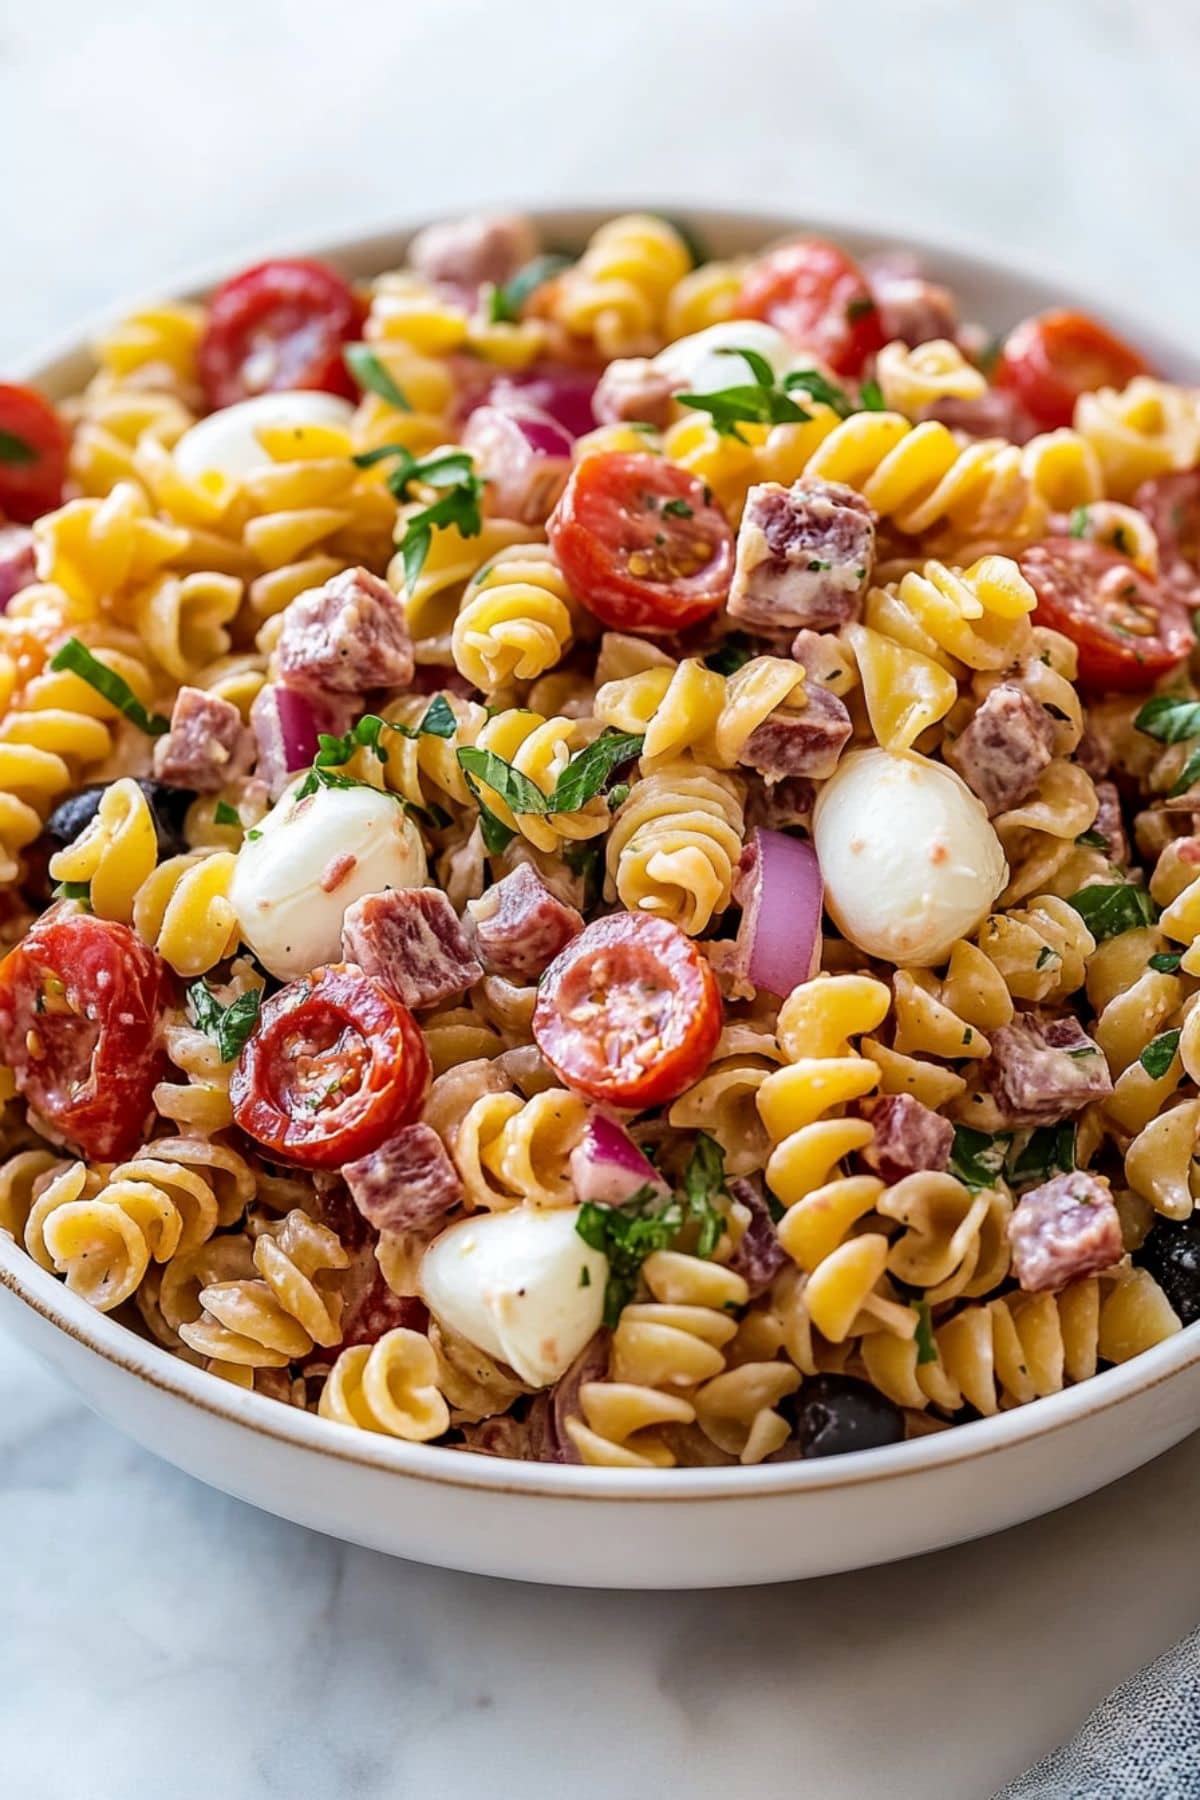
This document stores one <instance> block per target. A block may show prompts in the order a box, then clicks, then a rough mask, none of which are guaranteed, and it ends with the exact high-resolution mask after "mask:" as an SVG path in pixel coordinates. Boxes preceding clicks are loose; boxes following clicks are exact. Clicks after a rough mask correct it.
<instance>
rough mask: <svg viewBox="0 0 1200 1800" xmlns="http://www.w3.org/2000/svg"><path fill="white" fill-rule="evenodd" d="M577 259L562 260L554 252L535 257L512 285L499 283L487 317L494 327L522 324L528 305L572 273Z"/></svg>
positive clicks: (490, 301) (496, 285)
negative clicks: (558, 277)
mask: <svg viewBox="0 0 1200 1800" xmlns="http://www.w3.org/2000/svg"><path fill="white" fill-rule="evenodd" d="M573 261H574V258H573V257H570V256H561V255H559V254H558V253H557V252H554V251H550V252H547V254H546V255H544V256H535V257H533V258H532V260H531V261H529V262H527V263H525V264H524V266H523V267H522V268H520V269H518V270H517V272H516V274H515V275H514V276H513V277H512V278H511V280H509V281H505V282H498V283H496V284H495V285H494V286H493V287H492V288H491V290H490V291H489V293H488V296H487V316H488V321H489V323H490V324H492V325H516V324H519V323H520V319H521V309H522V307H523V306H524V305H525V303H526V301H527V300H529V299H530V298H531V296H532V295H533V294H535V293H536V292H537V290H538V288H540V287H543V286H544V285H545V283H546V282H547V281H550V280H552V279H553V277H554V276H555V275H561V274H562V271H563V270H564V269H569V268H570V267H571V264H572V262H573Z"/></svg>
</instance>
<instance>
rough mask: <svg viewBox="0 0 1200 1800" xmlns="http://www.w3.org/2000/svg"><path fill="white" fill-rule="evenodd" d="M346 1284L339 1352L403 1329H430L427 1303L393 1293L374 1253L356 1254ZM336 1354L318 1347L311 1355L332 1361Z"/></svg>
mask: <svg viewBox="0 0 1200 1800" xmlns="http://www.w3.org/2000/svg"><path fill="white" fill-rule="evenodd" d="M343 1282H344V1284H345V1289H346V1293H347V1300H346V1305H345V1308H344V1310H343V1312H342V1340H341V1343H340V1344H339V1345H338V1350H349V1349H350V1348H351V1346H352V1345H354V1344H377V1343H378V1342H379V1340H380V1338H381V1337H383V1336H385V1334H386V1333H387V1332H389V1331H396V1330H398V1329H399V1328H400V1327H401V1326H403V1327H404V1328H405V1329H407V1330H409V1331H425V1330H426V1329H427V1328H428V1325H429V1308H428V1307H427V1306H426V1305H425V1302H424V1301H423V1300H418V1299H417V1298H416V1297H415V1295H412V1294H393V1292H392V1290H391V1288H390V1287H389V1286H388V1284H387V1282H386V1281H385V1280H384V1276H383V1270H382V1269H381V1268H380V1267H379V1264H378V1263H377V1262H376V1261H375V1255H374V1252H373V1251H371V1250H361V1251H358V1252H357V1253H356V1254H355V1256H354V1258H353V1259H352V1263H351V1268H350V1270H349V1271H348V1273H347V1274H346V1275H345V1276H344V1277H343ZM336 1354H337V1352H336V1351H329V1350H325V1349H322V1347H321V1345H320V1344H318V1345H317V1347H316V1349H315V1350H314V1351H313V1353H312V1356H313V1358H314V1359H318V1358H319V1359H322V1360H324V1361H329V1360H331V1358H332V1357H333V1356H335V1355H336Z"/></svg>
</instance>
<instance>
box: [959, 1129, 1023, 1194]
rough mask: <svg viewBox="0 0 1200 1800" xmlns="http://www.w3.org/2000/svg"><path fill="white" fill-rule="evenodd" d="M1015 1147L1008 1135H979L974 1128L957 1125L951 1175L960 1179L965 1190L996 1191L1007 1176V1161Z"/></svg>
mask: <svg viewBox="0 0 1200 1800" xmlns="http://www.w3.org/2000/svg"><path fill="white" fill-rule="evenodd" d="M1011 1144H1012V1137H1011V1135H1010V1134H1009V1133H1008V1132H1000V1133H999V1134H998V1135H997V1136H996V1137H989V1136H988V1134H987V1132H986V1131H975V1130H973V1129H972V1127H971V1126H970V1125H956V1126H955V1127H954V1143H953V1146H952V1147H951V1151H950V1173H951V1174H952V1175H955V1176H957V1177H958V1179H959V1181H961V1182H962V1183H963V1185H964V1187H969V1188H988V1187H995V1185H996V1182H997V1180H998V1179H999V1177H1000V1176H1002V1175H1003V1173H1004V1159H1005V1157H1006V1156H1007V1155H1008V1152H1009V1148H1010V1147H1011Z"/></svg>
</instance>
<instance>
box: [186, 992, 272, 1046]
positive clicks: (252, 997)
mask: <svg viewBox="0 0 1200 1800" xmlns="http://www.w3.org/2000/svg"><path fill="white" fill-rule="evenodd" d="M188 999H189V1000H190V1001H191V1004H192V1016H193V1018H194V1019H195V1021H196V1024H197V1025H198V1026H199V1028H200V1030H201V1031H202V1032H203V1033H204V1035H205V1036H206V1037H210V1038H212V1040H213V1042H214V1043H215V1044H216V1046H217V1049H218V1051H219V1052H220V1056H221V1061H222V1062H232V1061H233V1060H234V1058H235V1057H236V1056H239V1055H240V1054H241V1050H242V1046H243V1045H244V1044H245V1042H246V1039H247V1038H248V1037H249V1036H250V1034H251V1032H252V1031H253V1030H254V1027H255V1026H256V1025H257V1023H258V1009H259V1006H260V1004H261V1001H262V995H261V993H260V992H259V990H258V989H257V988H251V989H250V991H249V992H248V993H245V994H239V995H238V997H237V999H236V1000H234V1001H231V1002H230V1004H229V1005H228V1006H222V1005H221V1002H220V1001H219V1000H218V999H217V997H216V995H215V994H214V993H213V991H212V989H211V988H210V987H209V986H208V985H207V983H206V982H203V981H196V982H193V984H192V986H191V987H190V988H189V989H188Z"/></svg>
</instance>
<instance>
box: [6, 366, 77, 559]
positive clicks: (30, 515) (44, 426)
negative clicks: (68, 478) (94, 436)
mask: <svg viewBox="0 0 1200 1800" xmlns="http://www.w3.org/2000/svg"><path fill="white" fill-rule="evenodd" d="M68 442H69V439H68V437H67V428H66V426H65V425H64V424H63V422H62V420H61V419H60V418H59V416H58V414H57V413H56V412H55V410H54V408H53V407H52V406H51V404H50V402H49V401H48V400H44V399H43V398H42V396H41V394H38V393H35V391H34V389H33V388H27V387H14V386H12V385H10V384H8V383H5V382H0V519H3V518H5V517H7V518H10V519H15V520H16V522H17V524H18V525H32V523H33V521H34V520H35V519H36V518H39V517H40V516H41V514H42V513H44V512H50V511H51V510H52V509H53V508H54V507H56V506H59V505H61V503H62V497H63V478H64V476H65V475H66V472H67V445H68Z"/></svg>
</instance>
